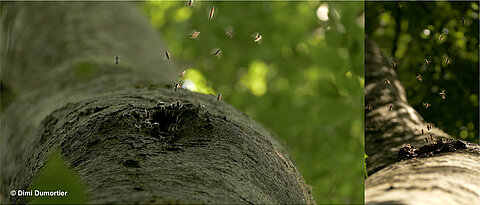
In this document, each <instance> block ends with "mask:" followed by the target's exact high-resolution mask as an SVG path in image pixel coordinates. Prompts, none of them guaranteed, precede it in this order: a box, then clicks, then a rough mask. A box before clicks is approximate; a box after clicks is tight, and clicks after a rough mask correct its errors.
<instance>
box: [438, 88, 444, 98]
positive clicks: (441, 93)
mask: <svg viewBox="0 0 480 205" xmlns="http://www.w3.org/2000/svg"><path fill="white" fill-rule="evenodd" d="M438 94H439V95H440V96H442V99H444V100H445V90H442V92H440V93H438Z"/></svg>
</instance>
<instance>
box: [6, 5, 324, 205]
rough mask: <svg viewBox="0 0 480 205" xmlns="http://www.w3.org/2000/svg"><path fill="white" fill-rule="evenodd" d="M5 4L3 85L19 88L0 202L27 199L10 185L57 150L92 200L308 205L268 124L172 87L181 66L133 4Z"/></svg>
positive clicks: (30, 175)
mask: <svg viewBox="0 0 480 205" xmlns="http://www.w3.org/2000/svg"><path fill="white" fill-rule="evenodd" d="M1 11H2V33H1V34H2V54H1V56H2V69H1V71H2V72H1V75H2V89H4V88H5V87H7V88H8V90H10V91H11V92H14V93H15V94H16V95H15V96H17V98H15V100H13V101H12V102H11V103H10V104H9V105H8V107H6V108H5V109H2V118H1V119H2V122H1V125H2V130H1V133H2V136H1V139H2V141H1V146H2V151H1V152H2V156H1V158H2V175H1V178H2V190H1V191H2V202H3V203H25V202H26V199H25V198H24V197H10V196H9V194H8V193H9V191H10V190H11V189H26V188H27V187H28V186H29V184H31V183H32V181H33V180H34V179H35V178H36V177H37V175H38V173H39V171H40V169H41V168H42V166H43V165H44V164H45V161H46V158H47V156H48V153H49V152H50V150H53V149H59V150H60V151H61V153H62V154H63V156H64V158H65V159H66V163H67V164H68V165H69V166H71V167H72V168H73V169H74V170H75V171H76V172H77V173H78V175H79V176H80V178H81V179H82V180H83V181H84V182H85V183H86V185H87V187H88V190H87V192H88V193H87V194H88V196H89V202H90V203H102V204H104V203H128V204H133V203H242V204H243V203H261V204H272V203H273V204H280V203H282V204H283V203H295V204H297V203H302V204H306V203H308V204H311V203H315V202H314V200H313V198H312V195H311V189H310V188H309V186H308V185H307V184H305V182H304V180H303V178H302V177H301V175H300V174H299V172H298V171H297V169H296V167H295V165H294V164H293V162H292V161H291V159H290V158H289V157H288V155H287V154H286V152H285V150H284V148H282V145H281V144H280V143H279V142H278V141H277V140H276V137H275V136H274V134H272V132H270V131H269V130H268V129H266V128H264V127H262V126H261V125H259V124H258V123H256V122H255V121H253V120H252V119H250V118H249V117H248V116H246V115H244V114H243V113H241V112H239V111H237V110H236V109H234V108H233V107H231V106H230V105H228V104H227V103H224V102H222V101H217V99H216V97H215V96H208V95H203V94H198V93H192V92H189V91H186V90H182V89H180V90H179V91H177V92H175V91H174V89H173V87H172V86H173V85H174V83H175V81H176V80H177V76H178V75H177V72H178V71H176V69H175V68H174V63H172V62H170V61H164V60H163V55H164V53H163V52H164V49H165V44H164V43H163V42H162V41H161V40H160V38H159V35H158V34H157V33H156V32H155V31H154V30H153V29H152V28H151V26H150V25H149V23H148V21H146V19H145V18H144V16H142V15H141V13H140V12H139V9H138V8H136V7H135V5H133V4H131V3H119V2H108V3H107V2H102V3H100V2H55V3H52V2H17V3H5V2H2V3H1ZM115 56H119V65H116V63H115V60H114V57H115ZM2 93H3V92H2ZM160 102H163V103H160Z"/></svg>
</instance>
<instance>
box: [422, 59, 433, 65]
mask: <svg viewBox="0 0 480 205" xmlns="http://www.w3.org/2000/svg"><path fill="white" fill-rule="evenodd" d="M424 61H425V65H428V64H429V63H431V62H432V61H429V60H427V59H426V58H425V60H424Z"/></svg>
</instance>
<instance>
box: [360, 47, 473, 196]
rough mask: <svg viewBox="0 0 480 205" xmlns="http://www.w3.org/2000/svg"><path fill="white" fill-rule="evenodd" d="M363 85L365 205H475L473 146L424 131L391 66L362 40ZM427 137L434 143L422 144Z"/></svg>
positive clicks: (424, 127)
mask: <svg viewBox="0 0 480 205" xmlns="http://www.w3.org/2000/svg"><path fill="white" fill-rule="evenodd" d="M386 78H388V79H389V80H390V82H391V84H387V83H385V79H386ZM365 82H366V86H365V105H370V106H371V108H372V110H371V111H369V110H366V111H365V112H366V114H365V152H366V154H367V155H368V158H367V159H366V163H367V172H368V174H369V177H368V178H367V179H366V181H365V202H366V204H377V203H394V204H478V202H480V163H479V162H480V149H479V145H477V144H473V143H469V142H465V141H462V140H455V139H452V138H451V137H450V136H449V135H448V134H446V133H445V132H443V131H442V130H440V129H438V128H435V127H433V128H432V129H431V130H428V129H427V127H426V125H427V123H426V122H425V121H424V120H423V118H422V116H420V115H419V114H418V112H416V111H415V110H414V109H413V108H412V107H411V106H410V105H409V104H408V102H407V98H406V94H405V89H404V88H403V86H402V84H401V83H400V81H399V80H398V78H397V75H396V73H395V68H394V66H392V65H391V64H390V62H386V61H385V60H384V57H383V56H382V55H381V53H380V50H379V48H378V46H377V45H376V44H375V43H374V42H373V41H371V40H369V39H368V38H367V40H366V52H365ZM439 97H440V96H439ZM390 105H391V106H392V110H391V111H390ZM422 129H423V130H424V133H423V134H422V131H421V130H422ZM430 135H432V136H433V137H434V138H435V139H436V140H429V142H428V143H425V142H424V139H425V138H427V139H428V138H429V136H430ZM407 144H409V145H410V146H411V147H410V148H409V147H407Z"/></svg>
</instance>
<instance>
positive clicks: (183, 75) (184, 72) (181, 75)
mask: <svg viewBox="0 0 480 205" xmlns="http://www.w3.org/2000/svg"><path fill="white" fill-rule="evenodd" d="M186 73H187V71H186V70H182V71H181V72H180V78H183V77H185V74H186Z"/></svg>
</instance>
